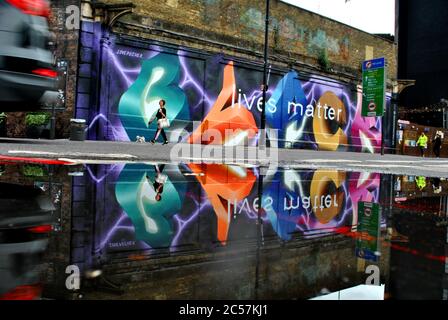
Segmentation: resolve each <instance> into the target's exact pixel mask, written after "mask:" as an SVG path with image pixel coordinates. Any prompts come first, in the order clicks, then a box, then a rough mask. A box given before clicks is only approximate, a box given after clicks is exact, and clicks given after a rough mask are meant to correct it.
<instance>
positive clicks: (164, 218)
mask: <svg viewBox="0 0 448 320" xmlns="http://www.w3.org/2000/svg"><path fill="white" fill-rule="evenodd" d="M136 169H137V170H136ZM153 171H154V170H152V169H151V168H150V167H146V168H143V167H142V168H140V167H138V168H137V167H129V166H126V167H125V169H124V170H123V171H122V172H121V174H120V177H119V179H118V181H117V183H116V185H115V196H116V198H117V201H118V203H119V204H120V206H121V207H122V208H123V210H124V211H125V212H126V214H127V215H128V216H129V218H130V219H131V221H132V224H133V225H134V228H135V234H136V238H137V240H140V241H144V242H146V243H147V244H148V245H150V246H151V247H152V248H167V247H169V246H170V245H171V241H172V240H173V237H174V225H173V219H172V216H173V215H175V214H176V213H178V211H179V210H180V208H181V204H182V201H181V198H180V195H179V192H178V190H176V188H175V186H174V185H173V183H172V182H171V181H170V180H169V179H167V180H166V182H165V183H164V187H163V193H162V199H161V200H160V201H157V200H156V199H155V196H156V192H155V190H154V187H153V185H152V182H153V181H154V180H155V173H154V172H153ZM146 175H148V177H149V178H150V179H149V180H148V179H147V178H146Z"/></svg>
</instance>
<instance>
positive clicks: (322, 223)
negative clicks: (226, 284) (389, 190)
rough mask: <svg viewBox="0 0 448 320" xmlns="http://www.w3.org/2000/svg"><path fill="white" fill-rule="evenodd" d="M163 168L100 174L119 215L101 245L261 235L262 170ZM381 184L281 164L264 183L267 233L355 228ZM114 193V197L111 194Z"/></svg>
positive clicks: (367, 177)
mask: <svg viewBox="0 0 448 320" xmlns="http://www.w3.org/2000/svg"><path fill="white" fill-rule="evenodd" d="M158 168H160V167H157V166H153V165H143V164H128V165H126V166H125V167H124V168H123V169H122V170H121V168H119V170H120V172H119V173H114V174H111V176H116V177H117V178H112V179H111V180H108V179H101V180H98V181H99V183H102V184H104V183H106V184H110V187H106V188H105V189H107V190H111V191H110V192H111V193H112V194H111V195H110V196H107V195H106V197H105V198H106V199H109V200H108V203H107V204H106V205H105V210H107V212H105V216H106V217H107V219H106V220H107V221H115V222H113V223H110V224H109V225H108V226H103V228H101V230H103V234H101V235H98V241H99V243H100V247H103V248H108V249H109V250H113V251H116V250H131V249H137V248H140V249H143V248H147V247H148V246H149V247H150V248H171V250H181V248H182V247H185V246H191V245H193V246H198V245H199V246H202V245H204V243H215V244H219V245H227V244H228V243H229V242H232V241H239V240H243V239H248V238H251V237H255V233H254V230H255V229H254V226H255V224H256V220H257V213H258V206H259V205H260V201H259V197H258V186H257V174H258V172H257V170H256V169H250V168H243V167H238V166H229V165H221V164H211V165H206V164H189V165H188V166H183V167H177V166H175V165H167V166H165V169H163V167H161V169H160V170H159V169H158ZM160 171H162V174H163V176H164V178H163V179H162V181H161V182H160V181H159V180H158V179H160V175H161V174H160ZM106 181H107V182H106ZM157 181H159V182H160V183H162V184H163V190H160V188H159V184H160V183H159V182H157ZM156 182H157V183H156ZM379 184H380V175H379V174H367V173H366V174H359V173H350V174H349V173H344V172H338V171H326V170H317V171H308V170H306V171H305V170H280V171H278V172H277V173H275V174H274V175H273V176H271V177H270V178H269V179H266V180H265V183H264V184H263V199H262V201H261V207H262V219H263V220H264V223H263V226H264V232H263V233H264V236H265V237H270V236H271V237H279V238H281V239H283V240H285V241H288V240H291V239H292V238H293V237H294V235H295V234H297V235H299V236H305V237H317V236H321V235H326V234H331V233H334V232H338V230H340V229H341V228H348V230H349V229H350V228H353V230H354V228H355V227H356V224H357V222H358V218H357V208H356V206H357V203H358V201H372V202H377V201H378V197H379ZM158 192H159V193H158ZM158 194H160V195H161V198H158V197H157V196H158ZM114 198H115V199H116V202H115V201H111V200H110V199H114ZM122 212H123V213H122ZM123 214H124V215H123ZM106 220H103V219H100V221H102V223H105V221H106ZM111 244H112V245H111Z"/></svg>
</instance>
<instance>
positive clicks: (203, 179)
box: [0, 163, 448, 299]
mask: <svg viewBox="0 0 448 320" xmlns="http://www.w3.org/2000/svg"><path fill="white" fill-rule="evenodd" d="M40 168H41V169H42V170H38V169H37V168H35V169H33V170H30V169H27V170H23V166H18V165H12V166H10V165H7V166H6V167H5V172H4V173H3V175H2V176H0V181H5V180H7V181H12V182H14V183H16V184H20V185H33V187H34V188H38V189H39V190H41V191H42V192H44V193H45V194H48V196H49V197H50V199H51V202H52V204H53V208H52V209H51V216H52V218H53V229H52V230H53V231H52V233H51V235H50V237H49V249H48V250H47V252H46V255H45V258H44V260H45V259H46V260H45V263H40V264H41V265H44V266H45V268H46V271H47V273H46V275H45V276H44V278H43V279H44V286H43V296H44V297H50V298H55V297H56V298H74V297H75V298H76V297H78V294H79V293H82V294H83V296H84V297H85V298H112V299H117V298H132V299H133V298H142V299H156V298H162V299H172V298H184V299H229V298H234V299H240V298H261V299H264V298H268V299H269V298H271V299H309V298H313V297H316V296H319V295H321V294H324V293H329V292H338V291H340V290H343V289H347V288H351V287H357V286H359V285H360V284H365V283H366V281H370V280H369V279H371V278H369V275H371V273H370V272H367V273H366V270H370V269H368V268H372V266H374V267H377V268H378V270H379V277H378V279H377V280H378V283H380V284H385V291H386V292H385V294H386V298H396V299H402V298H415V299H422V298H423V299H425V298H435V299H442V298H444V297H446V296H447V288H448V286H447V283H446V281H447V275H446V272H445V268H446V265H448V264H447V263H446V255H447V254H446V250H447V249H446V248H447V236H448V235H447V223H446V221H447V214H446V213H447V203H448V202H447V192H448V181H446V180H443V179H429V178H425V177H408V176H393V175H381V174H376V173H359V172H344V171H338V170H309V169H297V168H281V169H280V168H279V169H278V170H277V172H275V173H270V174H269V175H268V176H263V177H262V178H263V179H260V178H261V170H260V168H255V167H247V166H246V167H241V166H235V165H223V164H185V165H174V164H156V163H147V164H125V165H123V164H116V165H86V166H78V167H48V166H40ZM24 173H27V175H25V174H24ZM33 175H34V176H33ZM260 181H262V185H260ZM15 201H16V203H22V202H23V201H22V200H21V199H16V200H15ZM259 209H260V210H259ZM27 215H30V214H29V213H27ZM6 229H8V228H6ZM2 232H3V233H1V234H2V235H3V234H4V231H2ZM8 232H9V231H8ZM3 238H4V237H0V239H2V240H3ZM18 261H19V262H20V261H23V260H18ZM68 265H76V266H77V267H79V269H80V272H81V275H82V278H81V289H80V290H78V291H75V293H76V294H75V295H73V294H72V293H73V292H72V291H69V290H68V289H67V288H66V279H67V277H68V274H66V273H65V271H66V267H67V266H68ZM371 270H374V269H371ZM375 270H376V269H375ZM86 275H89V276H88V277H87V276H86ZM93 275H94V276H93ZM7 277H8V276H5V275H2V276H1V279H2V282H5V283H6V280H5V279H6V278H7ZM344 292H345V291H344Z"/></svg>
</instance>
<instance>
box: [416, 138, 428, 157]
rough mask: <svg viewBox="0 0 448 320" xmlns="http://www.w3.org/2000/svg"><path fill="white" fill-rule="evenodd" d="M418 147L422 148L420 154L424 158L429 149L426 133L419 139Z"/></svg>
mask: <svg viewBox="0 0 448 320" xmlns="http://www.w3.org/2000/svg"><path fill="white" fill-rule="evenodd" d="M417 146H418V147H419V148H420V153H421V155H422V157H424V156H425V150H426V148H427V147H428V137H427V136H426V134H425V133H424V132H422V134H421V135H420V137H418V140H417Z"/></svg>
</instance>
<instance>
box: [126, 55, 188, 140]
mask: <svg viewBox="0 0 448 320" xmlns="http://www.w3.org/2000/svg"><path fill="white" fill-rule="evenodd" d="M180 74H181V66H180V62H179V57H178V56H177V55H173V54H166V53H159V54H157V55H156V56H154V57H152V58H150V59H148V60H144V61H143V63H142V68H141V71H140V74H139V75H138V77H137V79H136V80H135V82H134V83H133V84H132V85H131V86H130V87H129V89H128V90H127V91H126V92H125V93H124V94H123V95H122V96H121V98H120V102H119V105H118V111H119V115H120V119H121V122H122V124H123V127H124V128H125V130H126V133H127V134H128V137H129V139H130V140H134V139H135V137H136V136H141V135H144V136H145V138H147V139H150V138H152V134H151V131H154V130H155V127H154V128H153V129H152V130H148V122H149V120H150V119H151V118H152V117H153V115H154V114H155V113H156V111H157V109H158V108H159V101H160V100H161V99H163V100H165V101H166V102H167V105H166V108H167V117H168V119H169V120H170V121H171V122H172V121H173V120H174V119H176V118H181V119H188V118H189V106H188V101H187V97H186V95H185V93H184V91H183V90H182V89H181V88H180V87H179V79H180Z"/></svg>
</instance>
